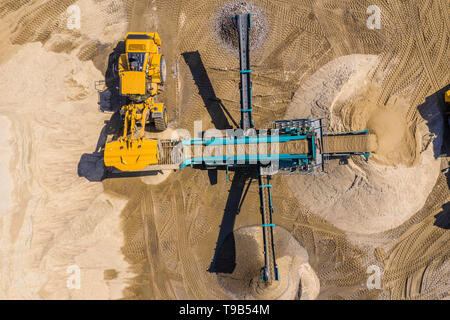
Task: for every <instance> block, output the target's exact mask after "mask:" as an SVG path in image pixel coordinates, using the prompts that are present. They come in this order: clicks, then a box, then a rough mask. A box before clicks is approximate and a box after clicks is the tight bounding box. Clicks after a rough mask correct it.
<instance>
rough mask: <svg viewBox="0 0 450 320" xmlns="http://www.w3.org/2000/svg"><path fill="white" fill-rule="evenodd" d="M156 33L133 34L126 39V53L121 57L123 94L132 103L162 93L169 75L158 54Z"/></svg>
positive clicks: (159, 41)
mask: <svg viewBox="0 0 450 320" xmlns="http://www.w3.org/2000/svg"><path fill="white" fill-rule="evenodd" d="M160 46H161V39H160V38H159V35H158V33H157V32H152V33H145V32H130V33H127V35H126V36H125V53H124V54H122V55H120V57H119V77H120V92H121V94H122V95H126V96H129V98H130V99H132V100H136V101H138V100H142V98H141V97H139V96H146V97H148V96H154V95H156V94H158V93H159V91H158V84H162V83H163V82H164V80H165V75H166V63H165V60H164V57H163V56H162V54H160V53H159V51H160V49H159V47H160Z"/></svg>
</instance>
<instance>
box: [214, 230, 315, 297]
mask: <svg viewBox="0 0 450 320" xmlns="http://www.w3.org/2000/svg"><path fill="white" fill-rule="evenodd" d="M262 239H263V236H262V232H261V228H260V227H259V226H258V227H243V228H240V229H238V230H235V231H234V232H233V234H231V235H229V236H228V238H227V239H226V240H225V242H224V244H223V245H222V248H221V253H220V258H219V260H218V262H217V265H220V266H221V268H224V267H225V268H226V267H227V266H228V267H231V268H229V272H231V273H219V275H218V281H219V284H220V285H221V286H222V287H223V288H224V289H225V291H226V292H227V293H228V294H230V296H231V297H233V298H235V299H283V300H285V299H296V298H298V297H300V299H304V300H307V299H315V298H316V297H317V295H318V294H319V291H320V284H319V279H318V278H317V276H316V274H315V272H314V271H313V270H312V268H311V266H310V265H309V263H308V259H309V258H308V253H307V252H306V250H305V249H304V248H303V247H302V246H300V244H299V243H298V242H297V240H295V238H294V237H292V235H291V234H290V233H289V232H288V231H286V230H285V229H283V228H280V227H275V229H274V240H275V252H276V261H277V265H278V269H279V274H280V281H275V282H273V283H272V284H271V285H267V284H266V283H264V282H262V281H260V277H261V276H260V269H261V268H262V267H263V266H264V254H263V240H262Z"/></svg>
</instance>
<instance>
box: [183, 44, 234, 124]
mask: <svg viewBox="0 0 450 320" xmlns="http://www.w3.org/2000/svg"><path fill="white" fill-rule="evenodd" d="M182 56H183V58H184V61H185V62H186V64H187V65H188V67H189V69H190V71H191V74H192V77H193V78H194V82H195V84H196V86H197V88H198V93H199V94H200V96H201V97H202V100H203V103H204V104H205V106H206V109H207V110H208V113H209V115H210V117H211V119H212V122H213V124H214V127H215V128H216V129H218V130H224V129H231V128H232V126H231V125H230V123H229V122H228V118H230V119H231V121H232V122H233V124H234V126H235V127H239V125H238V124H237V123H236V121H235V120H234V119H233V117H232V116H231V114H230V113H229V111H228V110H227V109H226V108H225V106H224V105H223V103H222V101H221V100H220V99H219V98H217V96H216V93H215V92H214V88H213V86H212V84H211V80H210V79H209V76H208V73H207V71H206V68H205V66H204V64H203V62H202V58H201V57H200V53H199V52H198V51H192V52H184V53H183V54H182ZM225 114H226V115H225ZM227 116H228V118H227Z"/></svg>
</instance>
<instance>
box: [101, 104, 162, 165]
mask: <svg viewBox="0 0 450 320" xmlns="http://www.w3.org/2000/svg"><path fill="white" fill-rule="evenodd" d="M158 105H159V104H155V103H153V99H152V98H150V99H148V100H147V101H145V102H144V103H138V104H134V103H133V104H129V105H125V106H123V107H122V110H121V113H122V114H124V128H123V135H122V137H120V138H119V139H118V140H116V141H112V142H109V143H107V144H106V145H105V153H104V162H105V166H107V167H115V168H117V169H119V170H121V171H134V170H141V169H143V168H145V167H146V166H148V165H150V164H157V163H158V160H159V149H158V141H157V140H152V139H146V138H144V130H145V125H146V122H147V118H148V116H149V114H150V113H151V112H152V110H154V109H155V107H156V108H157V107H158ZM137 128H138V129H139V130H136V129H137Z"/></svg>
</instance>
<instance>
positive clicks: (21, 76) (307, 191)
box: [0, 0, 450, 299]
mask: <svg viewBox="0 0 450 320" xmlns="http://www.w3.org/2000/svg"><path fill="white" fill-rule="evenodd" d="M253 2H254V4H255V5H256V6H258V7H260V8H261V10H262V11H263V12H264V13H265V14H266V17H267V23H268V26H269V32H268V33H267V36H266V37H265V38H264V43H263V44H262V45H261V46H260V47H259V48H258V49H256V50H254V51H253V52H252V58H251V59H252V60H251V64H252V69H253V73H252V81H253V103H254V118H255V124H256V126H257V127H264V126H265V125H266V121H268V120H273V119H281V118H290V117H293V116H294V115H305V116H310V115H316V114H317V115H322V116H323V115H329V116H330V129H331V130H360V129H365V128H366V127H368V128H369V129H371V130H372V131H373V133H374V134H375V135H376V137H377V144H376V146H377V149H376V150H375V151H374V153H373V155H372V157H371V160H369V162H368V163H364V162H362V161H359V160H350V161H349V165H347V166H341V165H339V164H337V163H334V164H330V169H329V172H330V174H329V175H328V176H324V177H301V178H300V177H293V178H292V177H280V176H277V177H274V180H273V185H275V186H276V187H275V188H274V191H273V201H274V206H275V215H274V221H275V223H276V224H277V225H279V226H281V227H282V228H283V230H285V231H286V233H287V234H288V236H289V237H291V238H289V237H288V236H286V237H287V238H285V237H284V236H283V235H280V239H285V240H286V241H285V242H283V243H280V247H283V246H284V247H285V248H287V249H286V250H285V254H280V255H279V256H278V260H277V262H278V264H279V265H280V266H282V269H283V274H282V275H281V276H282V277H283V278H282V279H286V278H285V277H286V276H289V277H291V276H292V279H291V278H290V280H291V281H288V282H282V283H281V282H280V285H281V286H280V287H279V288H278V289H277V288H274V290H268V291H267V290H266V291H265V290H262V291H261V290H259V291H258V290H256V289H258V288H259V287H258V286H255V287H254V288H253V289H255V291H252V290H253V289H252V287H251V286H248V287H246V288H243V289H242V290H239V291H238V292H237V293H236V292H234V291H233V290H231V291H230V290H229V289H226V288H224V286H223V283H221V282H220V281H219V280H218V279H219V278H218V277H219V276H218V274H216V273H215V272H211V271H208V270H210V268H211V264H212V261H213V260H214V257H215V256H216V254H217V250H218V248H219V247H220V245H221V242H222V241H223V240H225V239H226V238H227V236H228V235H229V234H232V232H233V230H241V229H240V228H246V227H249V226H250V227H251V226H253V227H255V226H259V225H260V223H261V222H260V214H259V209H258V205H257V203H258V187H257V183H256V182H255V181H254V180H251V179H249V178H248V176H246V175H245V174H244V173H242V172H240V173H239V172H238V173H237V174H234V173H230V177H229V178H230V182H228V183H227V182H226V178H225V174H224V173H223V172H218V174H217V177H216V178H217V179H215V178H214V176H215V173H214V172H209V171H194V170H191V169H185V170H183V171H181V172H177V173H170V174H168V173H166V174H164V175H156V176H151V175H149V176H143V177H122V178H114V179H106V180H103V181H102V182H91V181H88V180H86V179H85V178H83V177H80V176H78V172H77V168H78V165H79V162H80V159H81V157H82V155H83V154H92V153H93V152H94V150H96V149H97V147H98V146H97V143H98V139H99V136H100V131H101V130H102V127H103V126H104V121H105V120H109V119H110V117H111V116H110V115H107V114H102V113H100V112H99V111H98V106H97V95H96V92H95V90H94V81H95V80H101V79H103V78H104V72H105V70H106V65H107V60H108V55H109V54H110V53H111V52H112V50H113V48H114V47H115V46H116V44H117V41H119V40H120V39H121V38H122V37H123V35H124V34H125V33H126V31H128V30H129V31H155V30H156V31H158V32H159V33H160V35H161V38H162V41H163V52H164V54H165V57H166V61H167V63H168V67H169V70H170V72H169V74H168V81H167V83H166V85H165V88H164V93H163V95H162V99H163V100H164V102H165V103H166V105H167V108H168V110H169V118H170V120H171V122H170V126H171V127H172V128H176V127H182V128H186V129H188V130H190V131H192V129H193V125H194V120H203V129H208V128H213V127H216V128H218V129H220V130H222V129H226V128H229V127H232V126H236V125H237V122H238V121H239V109H240V107H239V91H238V90H237V86H238V82H239V73H238V72H237V70H238V61H237V60H236V57H235V56H234V55H233V54H230V52H229V51H227V50H224V48H223V47H222V46H221V45H220V44H219V43H218V42H217V38H216V35H215V34H214V33H213V28H212V27H211V26H212V25H213V23H214V17H216V16H217V13H218V12H219V11H220V9H221V8H222V7H223V6H224V5H225V4H226V3H228V1H226V0H217V1H204V0H189V1H186V0H171V1H167V0H154V1H134V0H127V1H118V0H103V1H92V0H82V1H77V2H76V1H71V0H65V1H57V0H49V1H21V2H17V1H12V0H3V1H0V25H1V26H2V28H0V45H1V47H2V50H1V52H0V77H1V79H2V80H3V81H2V87H1V88H0V94H1V96H2V100H1V101H2V102H1V103H0V111H1V116H0V121H1V122H0V125H1V126H0V127H1V137H0V151H1V160H2V161H1V164H0V171H1V174H2V177H4V178H3V180H2V182H3V183H2V187H1V188H2V190H1V191H3V192H2V193H1V194H2V196H1V203H2V204H1V206H0V209H1V213H0V272H1V273H0V297H1V298H7V299H17V298H30V299H53V298H54V299H65V298H66V299H70V298H72V299H78V298H79V299H89V298H99V299H117V298H127V299H157V298H160V299H182V298H189V299H233V298H235V297H236V294H238V295H242V294H246V293H251V292H256V293H258V294H260V295H259V296H258V297H262V298H267V299H271V298H277V297H281V298H302V299H303V298H316V297H317V298H318V299H390V298H395V299H436V298H446V297H447V298H448V292H449V288H450V284H449V283H448V279H449V277H448V270H449V267H448V261H449V257H448V252H449V243H450V239H449V237H450V236H449V233H448V230H447V229H448V228H447V229H446V225H445V224H442V223H441V221H442V219H438V218H436V217H442V216H444V218H445V215H448V214H449V213H448V201H449V200H450V192H449V188H448V182H447V179H446V176H445V175H443V174H442V173H440V172H439V169H441V168H440V166H442V164H441V163H440V161H437V160H435V159H434V157H435V148H436V146H437V145H439V143H440V141H439V139H440V138H441V137H440V134H439V130H438V129H437V128H438V127H439V117H436V116H435V114H436V112H435V108H437V107H439V106H440V105H441V104H442V101H441V100H442V99H440V98H439V96H438V94H437V92H438V91H439V90H440V89H442V88H444V86H446V85H447V84H448V80H449V79H450V73H449V71H448V69H447V68H446V65H447V62H448V56H447V54H446V53H447V52H448V46H449V43H448V37H443V36H442V35H443V34H447V33H448V22H447V20H446V18H445V17H446V14H445V12H447V11H448V8H447V7H446V2H445V1H443V0H439V1H426V0H421V1H417V2H414V3H411V2H408V3H401V2H395V3H391V2H389V3H387V2H386V1H365V0H364V1H352V0H343V1H339V2H336V1H331V0H320V1H319V0H318V1H311V2H305V3H298V2H296V1H268V0H254V1H253ZM71 4H77V5H79V7H80V9H81V14H82V15H81V18H82V19H81V29H80V30H69V29H68V28H67V18H68V14H67V13H66V9H67V7H68V6H69V5H71ZM373 4H376V5H378V6H380V8H381V10H382V12H383V20H382V21H383V25H382V28H381V29H380V30H369V29H367V28H366V19H367V14H366V9H367V7H368V6H369V5H373ZM435 93H436V95H435ZM419 105H424V107H425V109H426V112H427V113H429V114H428V115H424V114H422V113H421V112H419V111H418V106H419ZM421 118H426V119H425V120H422V119H421ZM430 130H431V131H432V133H433V134H436V139H434V140H432V139H430V135H429V131H430ZM308 179H309V180H308ZM299 186H303V188H301V189H300V188H299ZM306 186H307V187H306ZM412 186H414V188H412ZM247 188H248V189H247ZM246 190H247V191H246ZM240 200H242V201H240ZM256 233H257V232H256ZM256 239H257V235H256ZM289 239H291V240H289ZM283 241H284V240H283ZM289 241H293V242H289ZM256 242H257V241H256ZM289 243H290V244H291V245H289ZM294 247H295V248H294ZM235 249H236V250H240V249H241V247H239V246H238V247H235ZM280 251H281V252H284V251H283V249H280ZM259 254H260V253H259ZM306 257H307V258H306ZM236 261H237V260H236ZM240 263H241V262H240ZM373 264H375V265H378V266H380V268H381V269H382V270H383V278H382V286H381V288H380V289H373V290H369V289H368V288H367V287H366V281H367V277H368V275H367V273H366V271H367V267H368V266H369V265H373ZM73 265H77V266H78V267H79V268H80V272H81V274H80V275H81V286H80V289H69V288H68V287H67V280H68V279H69V277H70V275H71V274H70V273H69V272H68V271H67V268H68V267H70V266H73ZM242 266H243V267H244V269H245V268H249V266H245V265H242ZM254 276H255V277H256V276H257V275H256V274H255V275H254ZM252 277H253V276H251V278H252ZM255 284H256V282H255ZM280 288H284V289H283V290H281V291H280ZM286 288H288V289H287V291H284V290H285V289H286ZM319 288H320V289H319ZM319 290H320V291H319ZM296 291H297V293H296V294H295V292H296ZM282 292H284V295H283V294H281V293H282ZM252 296H253V294H250V295H248V297H250V298H251V297H252Z"/></svg>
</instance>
